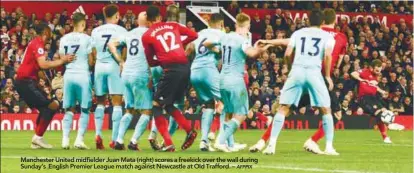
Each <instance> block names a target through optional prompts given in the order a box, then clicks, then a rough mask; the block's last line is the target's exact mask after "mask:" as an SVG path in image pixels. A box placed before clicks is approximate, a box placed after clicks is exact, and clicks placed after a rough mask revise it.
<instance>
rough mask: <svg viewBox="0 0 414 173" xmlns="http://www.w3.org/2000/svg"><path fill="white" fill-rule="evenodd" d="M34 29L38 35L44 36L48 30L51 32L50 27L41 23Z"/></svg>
mask: <svg viewBox="0 0 414 173" xmlns="http://www.w3.org/2000/svg"><path fill="white" fill-rule="evenodd" d="M34 29H35V31H36V34H37V35H42V34H43V32H45V30H47V29H49V30H50V28H49V26H48V25H47V24H46V23H44V22H41V23H39V24H37V25H35V26H34Z"/></svg>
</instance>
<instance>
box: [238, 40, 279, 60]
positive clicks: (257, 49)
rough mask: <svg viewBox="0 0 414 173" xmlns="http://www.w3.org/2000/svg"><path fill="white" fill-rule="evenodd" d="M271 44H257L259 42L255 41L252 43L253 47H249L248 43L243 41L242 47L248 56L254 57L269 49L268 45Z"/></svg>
mask: <svg viewBox="0 0 414 173" xmlns="http://www.w3.org/2000/svg"><path fill="white" fill-rule="evenodd" d="M271 46H273V45H271V44H267V45H264V46H263V45H259V42H258V41H257V42H256V43H255V44H254V47H251V46H250V44H249V43H243V45H242V49H243V51H244V53H245V54H246V55H247V56H248V57H251V58H256V57H258V56H259V55H260V54H262V53H263V52H265V51H266V50H267V49H269V47H271Z"/></svg>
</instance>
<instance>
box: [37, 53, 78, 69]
mask: <svg viewBox="0 0 414 173" xmlns="http://www.w3.org/2000/svg"><path fill="white" fill-rule="evenodd" d="M36 60H37V64H39V67H40V68H41V69H43V70H47V69H51V68H56V67H59V66H62V65H63V64H66V63H69V62H72V61H73V60H75V55H60V59H58V60H54V61H46V56H40V57H38V58H37V59H36Z"/></svg>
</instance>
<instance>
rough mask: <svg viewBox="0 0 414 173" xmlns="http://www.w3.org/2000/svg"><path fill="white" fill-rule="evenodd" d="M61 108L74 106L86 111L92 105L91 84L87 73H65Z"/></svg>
mask: <svg viewBox="0 0 414 173" xmlns="http://www.w3.org/2000/svg"><path fill="white" fill-rule="evenodd" d="M63 84H64V85H63V108H65V109H67V108H71V107H74V106H76V102H78V103H79V104H80V106H81V108H84V109H87V108H90V107H91V105H92V82H91V79H90V75H89V73H88V72H84V73H83V72H78V73H72V72H68V73H65V75H64V76H63Z"/></svg>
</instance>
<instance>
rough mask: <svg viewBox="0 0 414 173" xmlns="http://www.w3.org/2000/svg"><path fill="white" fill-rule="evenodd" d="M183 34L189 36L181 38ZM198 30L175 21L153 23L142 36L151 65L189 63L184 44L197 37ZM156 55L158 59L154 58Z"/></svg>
mask: <svg viewBox="0 0 414 173" xmlns="http://www.w3.org/2000/svg"><path fill="white" fill-rule="evenodd" d="M181 36H187V37H186V38H185V39H183V40H181ZM197 37H198V34H197V32H194V31H192V30H191V29H189V28H187V27H185V26H184V25H181V24H179V23H175V22H159V23H156V24H153V25H152V26H151V27H150V28H149V29H148V30H147V31H146V32H145V33H144V35H143V36H142V44H143V46H144V49H145V55H146V57H147V60H148V64H149V65H150V66H157V65H167V64H187V63H188V60H187V56H186V54H185V50H184V45H186V44H188V43H190V42H192V41H193V40H195V39H197ZM154 55H156V56H157V60H154V58H153V57H154Z"/></svg>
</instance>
